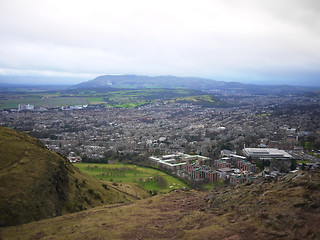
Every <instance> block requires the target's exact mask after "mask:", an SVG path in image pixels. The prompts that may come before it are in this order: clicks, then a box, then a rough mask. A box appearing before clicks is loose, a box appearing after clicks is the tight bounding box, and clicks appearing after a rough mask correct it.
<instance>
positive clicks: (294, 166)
mask: <svg viewBox="0 0 320 240" xmlns="http://www.w3.org/2000/svg"><path fill="white" fill-rule="evenodd" d="M296 168H297V163H296V161H295V160H291V166H290V169H291V171H293V170H295V169H296Z"/></svg>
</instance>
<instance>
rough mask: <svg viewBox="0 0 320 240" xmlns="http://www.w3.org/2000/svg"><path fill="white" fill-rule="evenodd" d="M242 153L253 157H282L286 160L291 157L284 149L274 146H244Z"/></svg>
mask: <svg viewBox="0 0 320 240" xmlns="http://www.w3.org/2000/svg"><path fill="white" fill-rule="evenodd" d="M242 151H243V153H244V154H245V155H246V156H248V157H251V158H253V159H279V160H280V159H283V160H288V159H291V158H293V157H292V156H291V155H290V154H289V153H287V152H286V151H284V150H279V149H276V148H244V149H243V150H242Z"/></svg>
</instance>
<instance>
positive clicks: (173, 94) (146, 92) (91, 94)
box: [0, 88, 221, 109]
mask: <svg viewBox="0 0 320 240" xmlns="http://www.w3.org/2000/svg"><path fill="white" fill-rule="evenodd" d="M202 94H203V93H202V92H199V91H195V90H189V89H159V88H157V89H137V90H117V89H113V90H110V89H108V90H106V89H101V90H74V89H73V90H64V91H59V92H58V91H57V92H42V93H34V92H25V93H18V94H13V93H8V94H5V95H3V96H2V97H1V98H0V109H9V108H18V105H19V104H32V105H34V106H35V107H41V106H43V107H56V106H58V107H61V106H71V105H85V104H90V105H104V106H108V107H116V108H135V107H139V106H142V105H145V104H148V103H153V102H155V101H158V100H162V101H171V102H182V103H193V104H197V105H203V106H208V107H212V106H219V105H221V100H219V99H217V98H214V97H212V96H210V95H204V94H203V95H202Z"/></svg>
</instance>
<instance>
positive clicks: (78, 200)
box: [0, 127, 135, 226]
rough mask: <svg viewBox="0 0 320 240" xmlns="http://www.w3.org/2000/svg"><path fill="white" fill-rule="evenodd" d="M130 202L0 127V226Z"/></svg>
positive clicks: (29, 140)
mask: <svg viewBox="0 0 320 240" xmlns="http://www.w3.org/2000/svg"><path fill="white" fill-rule="evenodd" d="M131 200H135V198H134V197H133V196H130V195H127V194H125V193H123V192H122V191H119V190H117V189H114V188H113V187H111V186H110V187H109V186H108V184H106V183H103V182H101V181H99V180H96V179H94V178H92V177H90V176H88V175H86V174H84V173H83V172H80V171H79V170H78V169H77V168H75V167H74V166H72V165H71V164H70V163H69V162H68V161H66V160H65V159H64V158H62V157H61V156H60V155H58V154H56V153H53V152H51V151H49V150H47V149H46V148H45V147H44V146H43V145H42V144H41V143H40V142H39V141H38V140H37V139H35V138H32V137H30V136H28V135H26V134H23V133H20V132H17V131H13V130H11V129H9V128H3V127H0V210H1V214H0V226H5V225H15V224H20V223H26V222H30V221H34V220H39V219H43V218H50V217H55V216H59V215H61V214H66V213H71V212H77V211H80V210H84V209H88V208H91V207H96V206H101V205H104V204H108V203H117V202H128V201H131Z"/></svg>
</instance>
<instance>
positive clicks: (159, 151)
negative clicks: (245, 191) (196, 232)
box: [0, 96, 320, 172]
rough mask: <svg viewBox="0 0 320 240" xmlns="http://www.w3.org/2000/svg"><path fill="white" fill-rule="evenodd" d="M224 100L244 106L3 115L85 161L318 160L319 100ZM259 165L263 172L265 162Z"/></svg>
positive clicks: (37, 111) (24, 111)
mask: <svg viewBox="0 0 320 240" xmlns="http://www.w3.org/2000/svg"><path fill="white" fill-rule="evenodd" d="M225 99H226V100H228V101H238V102H241V103H242V106H241V107H230V108H204V107H201V106H198V105H193V104H190V103H168V102H165V101H158V102H155V103H152V104H147V105H145V106H141V107H138V108H132V109H124V108H108V107H101V106H90V105H89V106H69V107H54V108H52V107H51V108H50V107H45V106H44V107H40V108H35V109H34V108H33V106H30V105H29V106H27V108H25V107H24V108H23V106H19V109H18V110H17V109H12V110H3V111H1V112H0V114H1V123H0V124H1V125H2V126H9V127H11V128H15V129H17V130H21V131H25V132H27V133H29V134H30V135H32V136H34V137H37V138H39V139H40V140H41V142H42V143H44V144H45V145H46V146H47V147H48V148H49V149H50V150H53V151H55V152H58V153H60V154H62V155H63V156H65V157H67V156H73V157H74V156H77V157H79V158H78V159H82V160H83V161H87V162H92V161H93V162H99V161H101V162H107V161H108V160H109V161H110V162H111V161H113V160H115V159H118V160H120V161H122V160H128V159H131V160H132V158H133V159H134V158H144V159H147V158H148V157H149V156H157V155H165V154H173V153H179V152H182V153H186V154H196V155H202V156H206V157H208V158H210V159H212V160H217V159H220V158H221V157H223V156H222V155H221V150H229V151H232V152H234V153H235V154H239V155H243V151H242V150H243V149H244V148H245V147H251V148H252V147H259V148H277V149H282V150H286V151H287V152H288V153H289V154H291V156H292V157H293V159H294V161H295V166H297V167H298V164H297V161H298V162H299V161H300V163H301V161H304V162H305V163H308V164H314V163H317V162H318V159H319V158H318V157H319V152H318V151H317V150H318V149H319V147H320V146H319V145H320V132H319V129H320V108H319V103H320V100H319V98H312V97H293V96H285V97H271V96H225ZM212 163H213V162H212ZM212 165H213V164H212ZM258 165H259V164H258ZM274 166H275V169H272V170H277V171H282V172H288V171H289V170H290V169H289V168H288V166H290V165H288V164H287V167H283V166H277V165H274ZM300 166H301V164H300ZM281 167H282V169H280V168H281ZM260 168H262V169H261V170H263V166H261V164H260Z"/></svg>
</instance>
